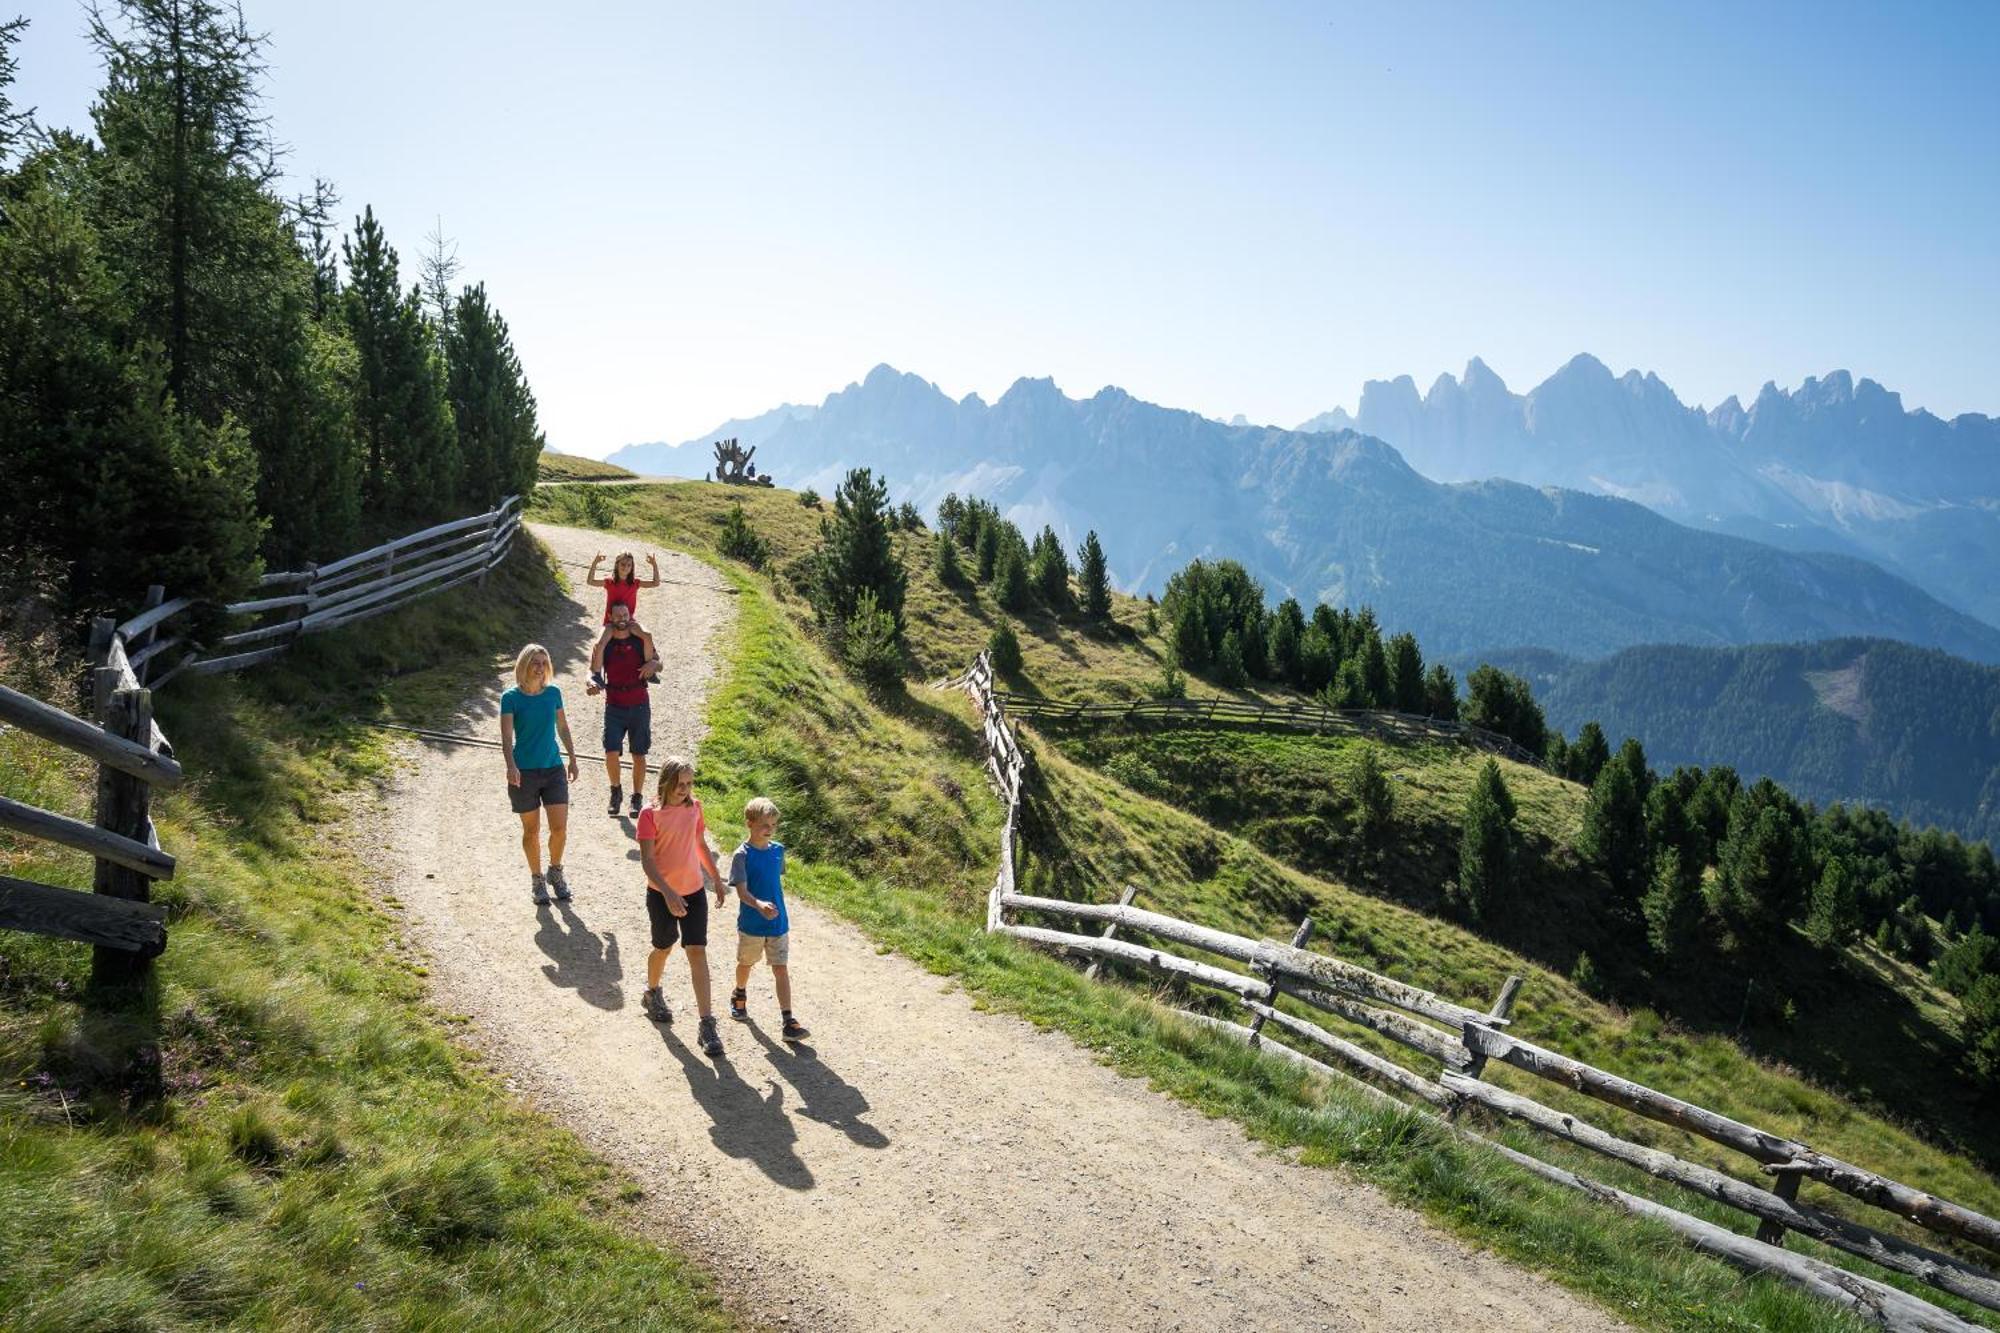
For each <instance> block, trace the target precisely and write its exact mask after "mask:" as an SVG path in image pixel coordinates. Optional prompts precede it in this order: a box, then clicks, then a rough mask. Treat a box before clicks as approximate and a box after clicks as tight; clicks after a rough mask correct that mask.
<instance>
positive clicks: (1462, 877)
mask: <svg viewBox="0 0 2000 1333" xmlns="http://www.w3.org/2000/svg"><path fill="white" fill-rule="evenodd" d="M1515 842H1516V835H1515V831H1514V798H1513V796H1512V795H1510V794H1509V793H1508V791H1507V783H1506V781H1505V779H1503V778H1502V777H1501V775H1500V765H1499V763H1498V762H1496V761H1495V760H1493V759H1492V758H1490V757H1489V758H1488V759H1487V760H1486V762H1485V764H1484V765H1482V766H1481V767H1480V770H1479V778H1478V781H1476V782H1475V783H1474V784H1473V787H1472V794H1471V795H1470V796H1469V797H1467V798H1466V802H1465V814H1464V817H1463V819H1462V821H1461V824H1460V832H1459V840H1458V878H1457V879H1455V880H1453V881H1451V882H1450V883H1449V884H1447V885H1446V887H1445V902H1446V904H1447V905H1448V906H1449V907H1450V908H1451V909H1452V910H1453V911H1454V912H1456V913H1457V914H1458V915H1459V916H1460V917H1462V918H1463V919H1465V920H1467V921H1481V920H1484V919H1486V918H1487V917H1489V916H1491V915H1492V914H1493V913H1494V912H1495V911H1496V910H1497V909H1498V908H1499V907H1500V906H1501V905H1502V904H1504V903H1505V901H1506V899H1507V896H1508V893H1509V891H1510V890H1511V888H1512V886H1513V873H1514V854H1515Z"/></svg>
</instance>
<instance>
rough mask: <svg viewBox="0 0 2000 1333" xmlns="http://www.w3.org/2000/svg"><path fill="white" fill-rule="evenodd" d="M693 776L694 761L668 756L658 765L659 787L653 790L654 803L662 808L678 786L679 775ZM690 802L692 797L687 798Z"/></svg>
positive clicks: (675, 755) (674, 755)
mask: <svg viewBox="0 0 2000 1333" xmlns="http://www.w3.org/2000/svg"><path fill="white" fill-rule="evenodd" d="M683 773H685V774H687V775H688V776H689V777H692V776H694V761H693V760H692V759H688V758H686V757H685V756H682V755H677V754H670V755H668V756H667V757H666V759H665V760H664V761H662V762H661V764H660V785H659V786H657V787H656V788H654V789H653V799H654V801H655V802H656V803H657V804H659V805H662V806H664V805H665V804H666V803H667V797H668V795H669V794H670V793H671V792H672V791H673V789H674V788H675V787H677V786H679V785H680V781H681V775H682V774H683ZM689 799H690V800H692V799H693V798H692V797H689Z"/></svg>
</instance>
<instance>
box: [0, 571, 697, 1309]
mask: <svg viewBox="0 0 2000 1333" xmlns="http://www.w3.org/2000/svg"><path fill="white" fill-rule="evenodd" d="M555 586H556V585H555V575H554V573H553V571H551V570H550V569H549V568H548V566H547V565H546V563H545V562H544V561H542V560H541V559H540V557H539V556H538V555H537V554H536V553H535V552H534V551H533V549H532V547H530V546H527V545H526V544H524V545H523V548H522V549H521V552H520V553H519V554H517V555H516V557H515V558H514V560H513V561H511V562H510V563H509V564H508V565H507V566H506V567H505V568H504V571H503V572H502V573H501V574H500V575H499V576H497V577H496V578H495V579H494V580H493V581H492V586H490V587H489V588H488V589H487V590H485V591H483V592H480V591H470V590H468V591H467V592H465V593H462V594H459V595H455V596H453V597H452V598H450V599H448V601H444V602H433V603H427V604H425V605H423V606H421V607H418V608H414V609H412V610H408V611H404V612H401V613H398V614H396V615H393V616H390V617H386V618H384V619H381V620H377V621H372V622H370V623H369V624H368V625H367V626H366V627H364V628H361V629H357V630H352V631H348V632H346V633H341V634H334V635H329V636H327V637H325V638H323V639H311V640H307V641H306V643H305V644H304V645H303V646H302V647H301V649H300V650H299V651H298V652H297V653H295V654H294V655H292V656H291V657H289V658H287V659H285V660H284V662H283V663H282V664H281V665H278V666H275V667H270V668H266V669H265V670H263V671H260V672H259V673H257V674H255V675H252V676H248V677H245V678H242V679H241V680H240V681H214V680H209V681H203V680H196V679H192V678H190V679H187V680H183V681H177V682H175V684H174V686H173V687H172V688H171V689H169V690H167V691H164V692H162V694H161V695H160V696H159V697H158V699H157V704H158V707H159V709H160V716H161V722H162V725H163V726H164V727H165V729H166V731H167V733H168V735H169V736H171V737H172V738H173V739H174V741H175V742H176V745H177V748H178V751H179V754H180V756H181V758H182V760H183V761H184V762H185V763H186V765H187V767H188V769H189V771H190V772H191V773H194V774H196V775H198V777H197V780H196V781H195V782H194V783H191V784H190V786H189V787H188V788H187V789H184V790H182V791H179V792H175V793H170V794H167V795H165V796H164V798H163V799H161V800H159V801H158V802H156V805H155V811H156V818H157V820H158V823H159V826H160V836H161V840H162V842H163V844H164V845H165V846H166V847H168V848H169V849H170V850H172V851H174V852H175V853H176V854H177V855H178V856H179V857H180V874H179V875H178V876H177V877H176V878H175V879H174V880H173V881H171V882H170V883H167V884H164V885H162V886H160V889H159V891H158V895H157V896H158V899H159V900H160V901H162V902H165V903H167V904H169V905H170V907H171V909H172V913H173V917H172V922H171V925H170V931H171V935H170V945H169V948H168V950H167V952H166V954H165V955H164V956H163V957H162V958H161V959H160V960H159V962H158V964H157V965H156V968H155V971H154V979H153V982H152V984H151V985H150V986H148V987H147V988H146V989H145V990H144V991H143V993H140V994H134V995H125V996H115V995H114V996H96V997H87V996H86V993H85V988H86V985H87V979H88V975H89V950H88V949H86V948H84V947H83V946H80V945H73V944H67V943H62V942H58V941H52V940H45V939H41V938H38V937H34V936H28V935H20V934H11V933H0V1218H5V1223H4V1225H0V1310H4V1311H5V1315H4V1317H0V1323H4V1324H5V1325H6V1326H7V1327H9V1328H17V1329H24V1330H25V1329H48V1330H63V1331H64V1333H70V1331H72V1330H82V1329H181V1328H213V1327H224V1326H227V1327H268V1328H478V1327H488V1328H527V1327H535V1328H589V1327H611V1326H618V1325H624V1324H630V1323H634V1322H644V1323H647V1324H649V1325H651V1326H654V1327H662V1326H676V1327H692V1328H720V1327H724V1326H726V1324H727V1321H726V1319H725V1318H724V1317H723V1315H722V1313H721V1312H720V1310H719V1308H718V1306H717V1305H716V1303H715V1302H714V1300H713V1299H712V1298H711V1297H709V1296H708V1295H707V1294H705V1288H704V1283H703V1280H702V1278H701V1277H700V1275H699V1274H698V1273H697V1272H696V1271H695V1270H694V1269H692V1268H691V1267H689V1266H688V1265H687V1264H686V1263H685V1262H684V1261H682V1260H681V1259H679V1258H677V1257H675V1256H673V1255H671V1254H668V1253H665V1252H663V1251H661V1250H659V1249H657V1248H655V1247H654V1246H653V1245H651V1244H649V1243H647V1242H646V1241H645V1240H643V1239H640V1238H639V1237H638V1236H637V1235H636V1224H635V1221H634V1214H633V1212H632V1211H631V1209H630V1207H629V1203H628V1200H629V1199H630V1198H631V1197H632V1196H631V1194H630V1190H631V1188H632V1187H631V1186H629V1185H627V1184H626V1183H624V1182H622V1181H621V1180H619V1179H618V1178H617V1177H616V1176H615V1175H613V1174H611V1173H610V1172H608V1171H607V1170H606V1169H605V1168H604V1167H603V1166H602V1165H600V1164H599V1163H597V1162H596V1161H594V1160H593V1159H592V1158H591V1157H590V1156H589V1155H588V1154H587V1153H586V1152H585V1151H584V1149H583V1148H582V1146H581V1145H580V1144H579V1143H578V1142H577V1141H576V1140H574V1139H573V1138H571V1137H570V1136H569V1135H568V1134H567V1133H566V1132H564V1131H563V1130H561V1129H560V1128H558V1127H556V1126H554V1125H552V1124H550V1123H548V1122H547V1121H545V1120H543V1119H541V1118H540V1117H538V1116H534V1115H531V1114H529V1113H527V1112H526V1111H524V1110H522V1109H521V1108H519V1107H518V1106H516V1105H514V1104H512V1103H511V1102H510V1101H509V1099H508V1097H507V1094H506V1093H505V1092H504V1090H503V1089H502V1088H501V1087H500V1086H499V1084H498V1082H497V1080H496V1079H495V1078H493V1077H492V1076H491V1075H489V1074H488V1073H487V1072H485V1071H484V1070H483V1069H482V1068H480V1066H479V1064H478V1063H477V1061H476V1060H475V1059H473V1058H471V1057H469V1056H468V1055H467V1054H465V1053H464V1052H463V1051H462V1050H461V1049H460V1048H459V1047H458V1046H456V1045H454V1044H453V1041H452V1020H451V1019H450V1018H449V1016H446V1015H439V1014H436V1013H435V1012H433V1011H431V1010H429V1009H428V1008H427V1006H426V1005H425V1003H424V999H423V982H422V979H421V976H422V968H421V967H420V966H419V965H418V964H417V963H416V962H415V961H414V960H413V959H411V958H410V957H409V956H407V955H406V954H404V953H402V952H400V951H399V950H398V948H397V929H396V922H395V920H394V918H393V917H392V916H391V914H390V911H389V910H388V909H389V908H391V907H393V906H394V904H393V903H383V902H381V901H378V900H376V899H375V898H374V897H372V896H371V892H370V890H369V889H368V887H367V885H368V884H369V882H370V878H371V877H370V875H369V874H368V872H367V869H366V867H365V864H364V861H363V859H362V858H364V857H365V856H366V855H367V854H368V852H369V850H370V847H371V845H373V844H372V843H371V840H370V839H369V838H368V837H367V835H366V831H365V830H354V831H352V832H349V833H345V834H344V829H343V815H344V811H345V810H346V808H347V802H348V794H349V793H352V792H356V791H358V790H359V789H360V788H361V787H362V786H363V785H365V784H367V783H369V782H371V781H373V780H374V779H377V778H379V777H381V776H383V775H384V774H385V773H386V772H387V770H388V766H389V763H390V759H389V755H388V752H387V750H386V749H385V748H384V746H383V745H382V743H381V741H380V740H379V738H378V734H377V733H374V732H372V731H370V730H368V729H366V728H364V727H358V726H356V725H354V724H353V723H351V722H350V721H348V720H347V719H349V718H350V717H355V716H361V717H384V718H389V717H399V716H400V717H409V718H411V719H419V718H420V719H423V720H425V721H437V720H439V719H441V718H442V717H444V716H447V715H448V714H449V712H450V710H451V708H452V707H453V706H455V705H456V703H457V701H458V700H459V699H460V698H462V697H463V694H464V692H465V689H466V682H467V681H468V680H469V679H477V678H479V677H480V676H482V675H484V674H487V673H489V672H491V673H496V674H497V672H498V671H499V669H500V667H499V663H498V662H497V661H496V660H495V659H494V658H493V656H492V646H493V645H494V644H495V643H496V642H497V641H498V640H500V639H501V638H503V637H505V633H506V632H507V631H506V627H507V626H508V625H510V624H512V623H514V622H515V621H516V620H517V619H519V618H522V617H530V618H532V617H534V616H537V615H540V614H542V609H543V607H544V606H545V605H546V604H547V601H548V599H549V598H550V596H551V593H552V590H553V589H554V587H555ZM72 666H73V664H72V663H70V662H68V661H65V660H63V659H62V658H61V656H60V655H59V654H58V653H56V652H55V651H54V650H53V648H52V647H51V646H50V645H49V644H48V643H46V642H43V643H38V644H24V643H22V642H20V641H19V639H18V638H17V639H15V640H13V641H10V642H9V643H8V645H7V651H6V654H5V655H4V656H0V676H5V677H6V678H8V679H9V681H10V683H15V684H18V685H20V686H22V687H24V688H30V689H34V690H36V691H37V692H39V693H42V694H44V695H45V696H47V697H56V698H59V697H60V692H61V686H60V683H59V681H60V678H61V677H63V676H64V675H65V674H66V673H67V672H68V671H69V670H70V668H71V667H72ZM381 682H386V683H382V684H379V686H378V684H377V683H381ZM91 780H92V779H91V775H90V773H89V772H88V771H86V770H85V769H84V768H83V767H82V766H81V765H79V764H77V763H74V762H71V757H69V756H67V755H66V753H65V752H62V751H58V750H55V749H54V748H53V747H50V746H48V745H46V744H44V743H42V742H40V741H38V740H35V739H34V738H31V737H27V736H24V735H22V734H21V733H19V732H12V731H0V792H4V793H5V794H6V795H8V796H11V797H15V798H17V799H24V800H29V801H33V802H35V803H38V804H41V805H43V806H46V807H49V808H53V809H59V810H65V811H69V812H72V813H79V814H84V815H86V816H87V814H88V811H89V807H90V799H91V789H90V782H91ZM0 871H4V872H5V873H9V874H16V875H22V876H26V877H31V878H35V879H41V880H45V881H48V882H52V883H58V884H68V885H77V884H81V885H85V886H87V885H88V884H89V882H90V879H89V877H90V866H89V862H88V860H86V859H85V858H82V857H78V856H73V855H71V854H68V853H63V852H55V853H51V852H50V851H48V850H47V849H46V847H45V846H42V845H37V844H27V843H24V842H22V841H20V840H17V839H15V838H13V837H12V836H11V835H8V834H4V833H0Z"/></svg>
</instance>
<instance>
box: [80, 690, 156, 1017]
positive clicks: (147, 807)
mask: <svg viewBox="0 0 2000 1333" xmlns="http://www.w3.org/2000/svg"><path fill="white" fill-rule="evenodd" d="M124 675H125V673H124V672H122V671H119V670H118V669H117V668H116V667H111V666H101V667H99V668H97V670H96V672H95V680H94V681H93V684H94V685H95V686H96V693H97V694H98V695H99V696H101V697H103V698H104V699H105V703H104V708H103V711H102V712H101V713H100V714H99V716H100V719H101V720H102V722H103V725H104V730H105V731H106V732H108V733H110V734H111V735H113V736H118V737H121V738H123V739H125V740H128V741H133V742H135V743H137V744H139V745H143V746H146V747H147V748H148V749H151V748H152V741H153V692H152V691H151V690H143V689H130V688H126V687H124V686H122V685H121V678H122V677H123V676H124ZM97 827H99V828H101V829H105V830H108V831H109V832H112V833H116V834H119V835H121V836H123V837H127V838H131V839H133V840H134V841H137V842H143V843H147V844H149V845H152V846H155V847H157V846H158V845H159V843H158V841H157V839H156V838H155V837H154V836H153V818H152V789H151V788H150V787H148V786H147V785H146V783H145V782H143V781H141V780H140V779H138V778H135V777H133V776H131V775H130V774H128V773H121V772H119V771H118V770H117V769H115V768H112V767H111V766H110V765H108V764H99V765H98V766H97ZM91 887H92V890H93V891H94V892H97V893H101V894H105V895H106V896H108V897H112V898H125V899H129V900H132V901H135V902H142V903H143V902H150V901H152V892H153V882H152V880H150V879H149V878H147V877H146V876H145V875H142V874H140V873H139V872H138V871H136V870H131V869H128V868H127V867H125V866H121V865H118V864H115V863H114V862H111V861H107V860H105V859H104V858H103V857H101V856H100V857H98V858H97V871H96V874H95V875H94V876H93V878H92V880H91ZM151 966H152V960H151V959H150V958H147V957H145V956H143V955H141V954H135V953H130V952H127V951H126V950H123V949H108V948H106V947H104V946H103V945H101V944H100V945H97V946H95V947H94V948H93V949H92V950H91V957H90V976H91V980H92V981H93V982H96V983H98V984H107V983H108V984H117V983H122V982H128V981H131V980H134V979H135V978H138V977H141V976H143V975H145V973H146V971H147V969H148V968H150V967H151Z"/></svg>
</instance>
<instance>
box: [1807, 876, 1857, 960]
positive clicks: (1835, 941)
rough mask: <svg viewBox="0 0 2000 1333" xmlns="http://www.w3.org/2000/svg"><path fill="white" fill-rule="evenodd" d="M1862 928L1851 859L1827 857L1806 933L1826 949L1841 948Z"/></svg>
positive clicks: (1814, 895) (1815, 942) (1808, 913)
mask: <svg viewBox="0 0 2000 1333" xmlns="http://www.w3.org/2000/svg"><path fill="white" fill-rule="evenodd" d="M1860 930H1861V902H1860V898H1859V896H1858V895H1857V893H1856V891H1855V886H1854V876H1853V874H1852V873H1851V872H1850V871H1849V870H1848V868H1847V862H1846V861H1844V860H1842V859H1841V858H1840V857H1838V856H1832V857H1828V858H1827V862H1826V869H1825V871H1824V872H1822V873H1821V875H1820V877H1819V883H1818V884H1817V885H1815V886H1814V887H1813V893H1812V906H1811V907H1810V908H1809V909H1808V910H1807V913H1806V936H1807V938H1809V939H1810V940H1812V942H1813V943H1814V944H1817V945H1819V946H1820V947H1821V948H1822V949H1841V948H1845V947H1846V946H1847V944H1848V943H1849V942H1850V941H1851V940H1853V938H1854V937H1855V935H1856V934H1857V933H1859V931H1860Z"/></svg>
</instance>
